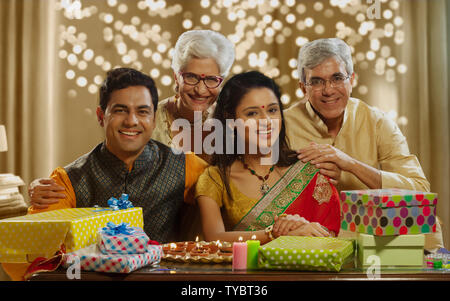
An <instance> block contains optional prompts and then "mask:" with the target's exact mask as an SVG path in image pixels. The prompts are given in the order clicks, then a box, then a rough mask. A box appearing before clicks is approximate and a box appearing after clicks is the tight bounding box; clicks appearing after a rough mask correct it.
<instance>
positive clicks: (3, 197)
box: [0, 173, 28, 219]
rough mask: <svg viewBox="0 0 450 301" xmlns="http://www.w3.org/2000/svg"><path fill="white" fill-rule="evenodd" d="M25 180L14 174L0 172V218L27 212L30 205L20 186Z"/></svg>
mask: <svg viewBox="0 0 450 301" xmlns="http://www.w3.org/2000/svg"><path fill="white" fill-rule="evenodd" d="M23 185H25V183H24V182H23V180H22V179H21V178H20V177H18V176H15V175H13V174H8V173H7V174H0V219H3V218H8V217H14V216H20V215H25V214H27V209H28V205H27V204H26V203H25V200H24V198H23V196H22V194H21V193H20V191H19V187H20V186H23Z"/></svg>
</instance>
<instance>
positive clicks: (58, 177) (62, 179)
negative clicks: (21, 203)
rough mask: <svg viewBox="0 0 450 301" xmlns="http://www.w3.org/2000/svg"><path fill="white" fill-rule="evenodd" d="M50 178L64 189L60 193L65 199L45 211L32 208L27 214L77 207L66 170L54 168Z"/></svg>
mask: <svg viewBox="0 0 450 301" xmlns="http://www.w3.org/2000/svg"><path fill="white" fill-rule="evenodd" d="M50 178H52V179H53V180H55V182H56V183H57V184H58V185H60V186H62V187H64V188H65V190H64V191H61V193H64V194H65V195H66V198H65V199H62V200H60V201H59V202H58V203H56V204H52V205H50V206H48V208H45V209H36V208H34V207H33V206H31V207H30V208H28V214H33V213H39V212H44V211H50V210H56V209H65V208H75V207H76V206H77V203H76V197H75V191H74V190H73V187H72V183H71V182H70V179H69V176H68V175H67V173H66V170H65V169H64V168H62V167H58V168H56V169H55V170H54V171H53V172H52V174H51V176H50Z"/></svg>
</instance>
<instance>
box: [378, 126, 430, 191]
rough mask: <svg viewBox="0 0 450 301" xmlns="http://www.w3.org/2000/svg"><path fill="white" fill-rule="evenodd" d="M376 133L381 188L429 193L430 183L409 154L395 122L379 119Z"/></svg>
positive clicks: (418, 164) (416, 160) (415, 158)
mask: <svg viewBox="0 0 450 301" xmlns="http://www.w3.org/2000/svg"><path fill="white" fill-rule="evenodd" d="M377 133H378V136H377V145H378V162H379V164H380V170H381V185H382V188H403V189H411V190H419V191H430V183H429V182H428V180H427V179H426V177H425V174H424V172H423V170H422V167H421V166H420V163H419V160H418V159H417V157H416V156H415V155H412V154H411V153H410V152H409V148H408V143H407V141H406V138H405V136H403V134H402V133H401V131H400V129H399V128H398V126H397V125H396V124H395V122H394V121H392V120H390V119H387V118H385V119H380V120H379V122H378V124H377Z"/></svg>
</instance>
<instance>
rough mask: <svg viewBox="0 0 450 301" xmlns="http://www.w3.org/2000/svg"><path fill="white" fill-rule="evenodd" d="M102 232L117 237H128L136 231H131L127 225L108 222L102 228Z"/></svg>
mask: <svg viewBox="0 0 450 301" xmlns="http://www.w3.org/2000/svg"><path fill="white" fill-rule="evenodd" d="M102 231H103V232H105V233H106V234H109V235H118V234H125V235H130V234H133V233H134V232H135V231H136V230H135V229H133V228H132V227H129V226H128V223H120V224H118V225H116V224H114V223H113V222H108V223H107V224H106V227H104V228H103V229H102Z"/></svg>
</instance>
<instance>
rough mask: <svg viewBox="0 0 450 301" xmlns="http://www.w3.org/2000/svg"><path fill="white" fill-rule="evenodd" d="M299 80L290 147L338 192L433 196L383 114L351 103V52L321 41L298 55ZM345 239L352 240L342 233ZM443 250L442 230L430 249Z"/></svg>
mask: <svg viewBox="0 0 450 301" xmlns="http://www.w3.org/2000/svg"><path fill="white" fill-rule="evenodd" d="M297 68H298V74H299V78H300V82H299V84H300V88H301V89H302V91H303V93H304V94H305V99H304V100H303V101H301V102H299V103H297V104H295V105H293V106H292V107H290V108H289V109H288V110H286V111H285V118H286V127H287V135H288V137H289V140H290V143H291V147H292V148H293V149H299V159H301V160H303V161H305V162H306V161H310V162H311V163H313V164H316V166H317V167H318V168H320V169H321V173H322V174H329V175H330V177H332V178H336V168H337V169H338V170H340V171H341V173H340V177H339V181H338V184H337V188H338V190H355V189H379V188H401V189H411V190H420V191H430V183H429V182H428V181H427V179H426V178H425V175H424V173H423V171H422V168H421V166H420V163H419V161H418V160H417V158H416V156H414V155H412V154H410V152H409V149H408V144H407V142H406V138H405V137H404V136H403V134H402V133H401V131H400V129H399V128H398V127H397V125H396V124H395V122H393V121H392V120H390V119H389V118H388V117H387V116H386V115H385V114H384V113H383V112H382V111H380V110H378V109H376V108H374V107H371V106H369V105H367V104H366V103H364V102H363V101H361V100H359V99H356V98H352V97H350V95H351V92H352V84H353V81H354V78H355V73H354V72H353V62H352V56H351V51H350V47H349V46H348V45H347V44H346V43H345V42H343V41H342V40H340V39H337V38H331V39H320V40H315V41H312V42H309V43H307V44H305V45H304V46H303V47H302V48H301V49H300V52H299V57H298V67H297ZM341 232H342V234H341V235H344V236H348V235H352V233H349V232H348V231H341ZM440 247H443V240H442V230H441V226H440V224H439V223H437V227H436V233H432V234H426V235H425V249H427V250H435V249H437V248H440Z"/></svg>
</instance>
